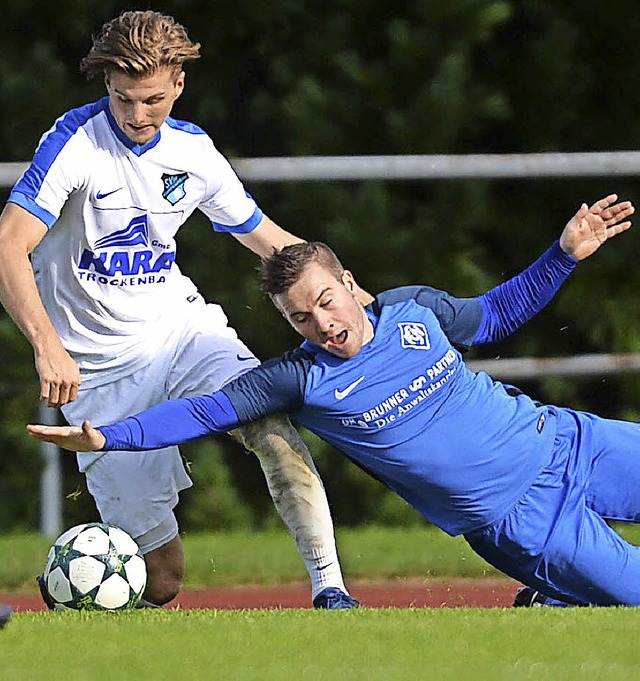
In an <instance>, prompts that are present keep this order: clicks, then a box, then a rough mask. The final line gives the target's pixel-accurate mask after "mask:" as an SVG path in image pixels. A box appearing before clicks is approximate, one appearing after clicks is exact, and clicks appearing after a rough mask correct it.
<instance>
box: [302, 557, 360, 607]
mask: <svg viewBox="0 0 640 681" xmlns="http://www.w3.org/2000/svg"><path fill="white" fill-rule="evenodd" d="M311 554H312V558H310V559H309V558H304V564H305V565H306V566H307V572H308V573H309V577H310V578H311V592H312V594H311V597H312V598H315V597H316V596H317V595H318V594H319V593H320V592H321V591H322V590H323V589H326V588H327V587H329V586H335V587H337V588H338V589H341V590H342V591H344V593H346V594H348V593H349V592H348V591H347V588H346V587H345V585H344V581H343V579H342V570H341V569H340V562H339V561H338V553H337V551H336V550H335V548H334V549H333V550H330V551H325V550H322V549H313V550H312V551H311Z"/></svg>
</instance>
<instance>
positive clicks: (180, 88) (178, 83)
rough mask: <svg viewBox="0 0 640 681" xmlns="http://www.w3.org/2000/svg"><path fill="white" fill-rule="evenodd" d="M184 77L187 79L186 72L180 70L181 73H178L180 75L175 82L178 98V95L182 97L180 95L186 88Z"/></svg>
mask: <svg viewBox="0 0 640 681" xmlns="http://www.w3.org/2000/svg"><path fill="white" fill-rule="evenodd" d="M184 79H185V73H184V71H180V73H179V74H178V77H177V78H176V82H175V85H174V87H175V89H176V99H178V97H180V95H181V94H182V91H183V90H184Z"/></svg>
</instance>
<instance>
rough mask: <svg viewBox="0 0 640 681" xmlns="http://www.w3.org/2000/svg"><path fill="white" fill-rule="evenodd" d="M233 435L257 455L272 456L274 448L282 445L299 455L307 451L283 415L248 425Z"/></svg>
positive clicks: (269, 417) (271, 416) (238, 429)
mask: <svg viewBox="0 0 640 681" xmlns="http://www.w3.org/2000/svg"><path fill="white" fill-rule="evenodd" d="M231 435H232V436H233V437H234V438H235V439H236V440H238V442H240V443H241V444H243V445H244V446H245V447H246V448H247V449H248V450H250V451H252V452H254V453H257V454H270V453H271V452H272V451H273V449H274V447H278V445H280V446H282V444H285V445H287V446H288V447H290V448H292V449H294V450H295V451H298V453H299V452H300V451H301V450H305V449H306V447H305V445H304V443H303V442H302V439H301V437H300V434H299V433H298V431H297V430H296V429H295V428H294V427H293V426H292V425H291V421H289V418H288V417H287V416H285V415H283V414H272V415H270V416H266V417H265V418H263V419H260V420H259V421H254V422H253V423H248V424H246V425H244V426H242V427H240V428H237V429H236V430H234V431H232V432H231Z"/></svg>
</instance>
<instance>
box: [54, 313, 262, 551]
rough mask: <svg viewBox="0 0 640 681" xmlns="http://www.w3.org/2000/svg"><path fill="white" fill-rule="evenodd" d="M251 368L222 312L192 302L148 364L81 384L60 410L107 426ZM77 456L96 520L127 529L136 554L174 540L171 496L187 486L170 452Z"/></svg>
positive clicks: (253, 362) (252, 361) (75, 421)
mask: <svg viewBox="0 0 640 681" xmlns="http://www.w3.org/2000/svg"><path fill="white" fill-rule="evenodd" d="M258 364H259V361H258V360H257V359H256V357H255V356H254V355H253V353H252V352H251V351H250V350H249V349H248V348H247V346H246V345H245V344H244V343H243V342H242V341H241V340H240V339H239V338H238V336H237V334H236V332H235V331H234V330H233V329H232V328H231V327H229V326H228V325H227V318H226V316H225V314H224V312H223V311H222V309H221V308H220V307H219V306H218V305H213V304H208V305H207V304H205V303H204V301H202V304H200V303H199V302H196V303H194V314H193V315H192V317H191V318H189V319H188V320H187V321H186V322H185V323H184V324H180V328H173V329H170V330H169V331H168V334H167V338H166V342H164V343H163V344H162V346H161V348H160V350H159V351H158V352H157V353H156V354H155V356H152V357H149V358H148V364H147V366H145V367H144V368H143V369H139V370H137V371H135V372H133V373H132V374H131V375H130V376H127V377H125V378H121V379H118V380H117V381H114V382H113V383H107V384H105V385H100V386H99V387H96V388H93V389H89V388H87V389H84V390H83V389H82V385H81V386H80V391H79V394H78V398H77V400H76V401H75V402H72V403H70V404H68V405H66V406H65V407H64V408H63V410H62V411H63V413H64V416H65V418H66V419H67V421H68V422H69V423H70V424H72V425H79V424H80V423H82V421H83V420H85V419H89V420H90V421H91V422H92V424H93V425H94V426H100V425H106V424H108V423H113V422H114V421H117V420H119V419H122V418H124V417H126V416H131V415H132V414H136V413H138V412H140V411H142V410H143V409H146V408H147V407H150V406H152V405H154V404H157V403H158V402H162V401H164V400H167V399H174V398H176V397H185V396H190V395H199V394H203V393H209V392H214V391H216V390H219V389H220V388H221V387H222V386H223V385H224V384H225V383H228V382H229V381H230V380H232V379H234V378H235V377H237V376H239V375H240V374H243V373H244V372H245V371H248V370H249V369H251V368H252V367H254V366H257V365H258ZM77 457H78V465H79V468H80V471H82V472H84V473H85V475H86V479H87V487H88V489H89V492H90V493H91V495H92V496H93V497H94V499H95V501H96V505H97V507H98V511H99V513H100V516H101V517H102V519H103V521H104V522H108V523H112V524H114V525H117V526H119V527H121V528H122V529H124V530H126V531H127V532H128V533H129V534H130V535H131V536H132V537H134V539H136V541H137V542H138V544H139V545H140V548H141V550H142V552H143V553H148V552H149V551H152V550H153V549H156V548H159V547H160V546H163V545H164V544H166V543H167V542H168V541H170V540H171V539H173V538H174V537H175V536H176V535H177V533H178V524H177V522H176V519H175V515H174V513H173V509H174V507H175V506H176V504H177V503H178V493H179V492H180V491H181V490H183V489H186V488H187V487H190V486H191V485H192V482H191V479H190V478H189V476H188V475H187V472H186V470H185V467H184V464H183V462H182V458H181V456H180V453H179V451H178V448H177V447H168V448H166V449H162V450H152V451H148V452H89V453H79V454H78V455H77Z"/></svg>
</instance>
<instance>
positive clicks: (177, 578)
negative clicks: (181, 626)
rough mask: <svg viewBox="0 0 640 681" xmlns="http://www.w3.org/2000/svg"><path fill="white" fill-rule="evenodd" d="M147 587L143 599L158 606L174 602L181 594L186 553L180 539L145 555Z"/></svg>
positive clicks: (175, 539) (173, 540) (175, 538)
mask: <svg viewBox="0 0 640 681" xmlns="http://www.w3.org/2000/svg"><path fill="white" fill-rule="evenodd" d="M144 558H145V562H146V564H147V586H146V588H145V591H144V594H143V598H144V599H145V600H147V601H150V602H151V603H155V604H156V605H164V604H165V603H169V601H172V600H173V599H174V598H175V597H176V596H177V595H178V593H179V592H180V587H181V586H182V580H183V579H184V571H185V564H184V553H183V551H182V541H181V540H180V537H174V538H173V539H172V540H171V541H170V542H169V543H167V544H165V545H164V546H161V547H159V548H157V549H154V550H153V551H149V553H147V554H146V555H145V557H144Z"/></svg>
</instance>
